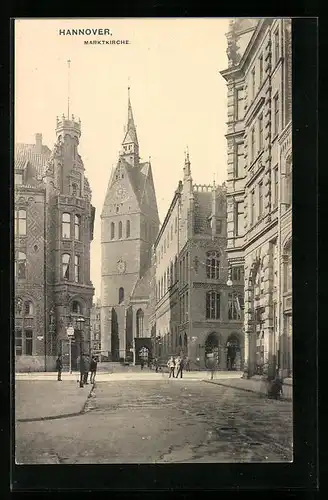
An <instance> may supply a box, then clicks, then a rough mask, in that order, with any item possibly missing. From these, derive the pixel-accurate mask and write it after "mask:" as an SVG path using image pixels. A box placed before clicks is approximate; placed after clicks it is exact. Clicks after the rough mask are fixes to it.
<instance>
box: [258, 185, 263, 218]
mask: <svg viewBox="0 0 328 500" xmlns="http://www.w3.org/2000/svg"><path fill="white" fill-rule="evenodd" d="M262 213H263V182H260V183H259V217H261V215H262Z"/></svg>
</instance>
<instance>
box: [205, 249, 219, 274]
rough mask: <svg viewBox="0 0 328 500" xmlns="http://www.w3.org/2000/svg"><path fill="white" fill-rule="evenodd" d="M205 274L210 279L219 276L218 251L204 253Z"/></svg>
mask: <svg viewBox="0 0 328 500" xmlns="http://www.w3.org/2000/svg"><path fill="white" fill-rule="evenodd" d="M206 276H207V277H208V278H210V279H216V280H217V279H219V277H220V254H219V253H218V252H215V251H214V252H207V254H206Z"/></svg>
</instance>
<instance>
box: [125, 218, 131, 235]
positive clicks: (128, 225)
mask: <svg viewBox="0 0 328 500" xmlns="http://www.w3.org/2000/svg"><path fill="white" fill-rule="evenodd" d="M130 234H131V226H130V221H129V220H127V221H126V237H127V238H129V237H130Z"/></svg>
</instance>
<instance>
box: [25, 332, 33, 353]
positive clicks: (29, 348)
mask: <svg viewBox="0 0 328 500" xmlns="http://www.w3.org/2000/svg"><path fill="white" fill-rule="evenodd" d="M32 353H33V332H32V330H25V355H26V356H32Z"/></svg>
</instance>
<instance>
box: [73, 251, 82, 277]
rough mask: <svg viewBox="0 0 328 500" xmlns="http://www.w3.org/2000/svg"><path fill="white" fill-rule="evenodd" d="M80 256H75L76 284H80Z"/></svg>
mask: <svg viewBox="0 0 328 500" xmlns="http://www.w3.org/2000/svg"><path fill="white" fill-rule="evenodd" d="M80 270H81V269H80V256H79V255H75V257H74V281H75V283H79V282H80Z"/></svg>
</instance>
